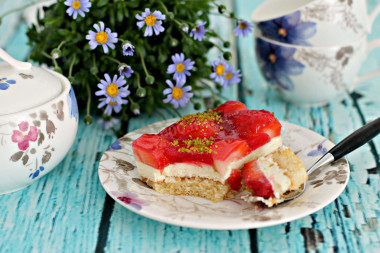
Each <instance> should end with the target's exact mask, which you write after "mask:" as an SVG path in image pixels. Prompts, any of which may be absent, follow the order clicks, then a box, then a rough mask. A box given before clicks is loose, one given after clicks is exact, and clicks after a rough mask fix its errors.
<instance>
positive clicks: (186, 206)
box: [99, 119, 350, 229]
mask: <svg viewBox="0 0 380 253" xmlns="http://www.w3.org/2000/svg"><path fill="white" fill-rule="evenodd" d="M175 121H176V119H172V120H167V121H161V122H157V123H155V124H152V125H149V126H146V127H143V128H140V129H138V130H136V131H133V132H131V133H128V134H127V135H125V136H124V137H122V138H120V139H119V140H117V141H116V142H115V143H113V144H112V145H111V146H110V147H109V148H108V149H107V151H106V152H105V153H104V155H103V156H102V158H101V161H100V164H99V179H100V182H101V184H102V185H103V187H104V189H105V190H106V192H107V193H108V194H109V195H110V196H111V197H112V198H113V199H115V201H116V202H118V203H119V204H121V205H122V206H124V207H126V208H127V209H129V210H131V211H133V212H136V213H138V214H140V215H143V216H145V217H148V218H151V219H154V220H157V221H161V222H165V223H169V224H174V225H179V226H184V227H192V228H201V229H250V228H259V227H266V226H272V225H277V224H281V223H285V222H289V221H293V220H296V219H299V218H302V217H304V216H307V215H309V214H311V213H314V212H316V211H318V210H320V209H322V208H323V207H325V206H327V205H328V204H330V203H331V202H332V201H334V200H335V199H336V198H337V197H338V196H339V195H340V194H341V192H342V191H343V190H344V188H345V187H346V185H347V183H348V179H349V173H350V171H349V165H348V162H347V160H346V159H344V158H343V159H340V160H339V161H337V162H335V163H334V164H332V165H329V166H326V167H323V168H321V169H318V170H317V171H315V172H314V173H313V174H312V175H311V176H310V177H309V181H308V182H307V185H306V191H305V193H304V194H303V195H302V196H300V197H299V198H297V199H295V200H292V201H289V202H286V203H282V204H280V205H278V206H275V207H272V208H266V207H263V206H259V205H252V204H248V203H246V202H244V201H243V200H241V199H240V198H239V197H238V196H236V197H235V198H234V199H232V200H224V201H221V202H219V203H213V202H211V201H209V200H206V199H203V198H197V197H190V196H172V195H166V194H160V193H157V192H156V191H154V190H153V189H151V188H150V187H148V186H147V185H146V184H145V183H143V182H142V181H141V180H140V177H139V173H138V171H137V168H136V166H135V160H134V157H133V152H132V146H131V144H132V142H133V141H134V140H135V139H136V138H138V137H139V136H140V135H142V134H144V133H157V132H159V131H160V130H161V129H163V128H164V127H166V126H168V125H170V124H172V123H174V122H175ZM282 125H283V133H282V136H283V142H284V144H285V145H287V146H289V147H290V148H291V149H292V150H293V151H294V152H295V153H296V154H297V155H298V156H299V157H300V158H301V160H302V161H303V163H304V164H305V166H306V167H309V166H311V165H312V164H313V163H314V162H315V161H316V160H317V159H318V158H319V157H320V156H321V155H322V154H324V153H325V152H327V150H329V149H330V148H331V147H332V146H333V143H332V142H330V141H329V140H327V139H326V138H324V137H322V136H321V135H319V134H317V133H315V132H313V131H311V130H308V129H306V128H303V127H300V126H297V125H294V124H291V123H287V122H282Z"/></svg>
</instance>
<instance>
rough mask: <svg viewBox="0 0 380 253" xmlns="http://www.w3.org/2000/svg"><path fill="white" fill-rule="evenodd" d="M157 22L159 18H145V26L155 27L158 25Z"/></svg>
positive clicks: (149, 16) (151, 16)
mask: <svg viewBox="0 0 380 253" xmlns="http://www.w3.org/2000/svg"><path fill="white" fill-rule="evenodd" d="M156 20H157V18H156V17H155V16H153V15H148V16H147V17H146V18H145V24H146V25H147V26H154V25H155V24H156Z"/></svg>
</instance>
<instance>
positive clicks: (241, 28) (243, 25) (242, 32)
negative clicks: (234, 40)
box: [235, 20, 253, 37]
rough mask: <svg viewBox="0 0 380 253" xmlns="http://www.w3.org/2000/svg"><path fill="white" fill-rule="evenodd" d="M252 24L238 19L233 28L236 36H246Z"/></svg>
mask: <svg viewBox="0 0 380 253" xmlns="http://www.w3.org/2000/svg"><path fill="white" fill-rule="evenodd" d="M252 28H253V25H252V24H250V23H248V22H247V21H245V20H239V21H238V25H237V27H236V28H235V34H236V36H237V37H241V36H243V37H246V36H248V34H249V33H251V32H252Z"/></svg>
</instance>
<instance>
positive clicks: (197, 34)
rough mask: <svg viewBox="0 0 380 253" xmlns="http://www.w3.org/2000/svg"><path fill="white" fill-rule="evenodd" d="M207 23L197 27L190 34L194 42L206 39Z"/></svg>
mask: <svg viewBox="0 0 380 253" xmlns="http://www.w3.org/2000/svg"><path fill="white" fill-rule="evenodd" d="M206 23H207V22H206V21H205V22H203V23H202V24H201V25H199V26H196V27H195V28H193V29H192V30H191V32H190V37H192V38H193V39H194V40H199V41H202V40H203V39H204V38H206V36H205V33H206V32H207V31H208V30H207V29H206V28H205V25H206Z"/></svg>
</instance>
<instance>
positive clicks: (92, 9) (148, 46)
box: [27, 0, 252, 126]
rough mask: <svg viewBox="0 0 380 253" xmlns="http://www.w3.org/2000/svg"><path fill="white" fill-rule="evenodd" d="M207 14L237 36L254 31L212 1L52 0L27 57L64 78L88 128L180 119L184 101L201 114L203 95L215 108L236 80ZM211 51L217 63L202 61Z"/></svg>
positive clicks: (31, 36) (30, 33)
mask: <svg viewBox="0 0 380 253" xmlns="http://www.w3.org/2000/svg"><path fill="white" fill-rule="evenodd" d="M212 9H217V10H218V11H219V13H220V14H221V15H223V16H226V17H227V18H232V19H234V20H236V29H235V33H236V36H246V35H247V34H248V33H250V32H251V31H252V25H251V24H250V23H248V22H247V21H245V20H240V19H237V18H236V17H235V16H234V13H233V12H228V11H227V10H226V7H225V6H224V5H221V4H218V3H216V2H215V1H213V0H207V1H206V0H205V1H194V0H162V1H142V0H136V1H127V0H125V1H123V0H97V1H89V0H66V1H58V2H57V3H55V4H53V5H51V6H49V7H45V8H44V10H43V11H44V15H43V18H38V22H37V25H34V26H32V27H30V28H29V30H28V32H27V34H28V37H29V43H30V45H32V47H33V50H32V52H31V55H30V58H31V59H32V60H34V61H37V62H39V63H46V64H48V65H54V69H55V71H57V72H60V73H63V74H64V75H66V76H67V77H68V78H69V80H70V82H71V83H72V85H73V86H74V89H75V90H76V94H77V99H78V104H79V108H87V113H86V117H85V118H84V120H85V122H86V123H87V124H90V123H91V122H92V117H91V114H102V115H104V116H103V120H104V121H105V122H109V124H108V126H110V125H111V123H112V122H115V118H114V117H119V118H120V119H121V121H122V122H126V121H127V120H128V118H129V117H131V116H137V115H139V114H140V112H146V113H148V114H149V115H152V114H153V113H154V112H157V113H159V112H158V110H156V109H157V108H162V109H164V110H167V111H168V112H171V113H175V114H179V112H178V110H177V108H179V107H185V106H186V105H187V104H188V103H189V102H191V103H193V106H194V108H195V109H197V110H199V109H200V108H201V104H200V103H199V102H197V101H202V99H201V94H202V90H209V91H210V94H212V96H213V98H214V101H216V103H218V101H219V94H220V90H222V89H223V88H226V87H228V86H230V85H234V84H236V83H239V82H240V80H241V73H240V70H238V69H236V68H235V67H234V66H232V65H231V64H229V63H228V60H230V58H231V53H230V52H229V51H227V50H226V48H228V47H229V46H230V43H229V42H228V41H223V40H222V39H221V38H220V37H219V36H218V34H217V33H215V32H214V31H213V30H212V29H210V28H209V14H210V11H211V10H212ZM39 16H40V15H39V14H38V17H39ZM213 47H216V48H218V50H220V57H219V58H217V59H215V60H214V61H212V62H210V63H208V60H207V58H206V54H207V52H208V51H209V50H210V49H211V48H213ZM207 79H209V80H212V81H214V82H215V83H216V86H215V88H214V87H213V86H210V85H209V84H208V83H207V82H205V80H207Z"/></svg>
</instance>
